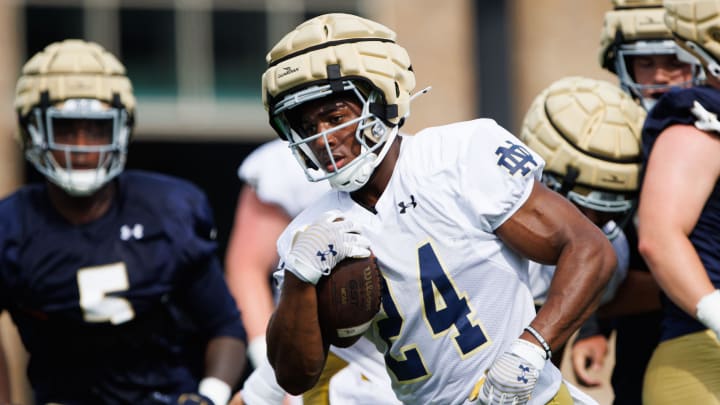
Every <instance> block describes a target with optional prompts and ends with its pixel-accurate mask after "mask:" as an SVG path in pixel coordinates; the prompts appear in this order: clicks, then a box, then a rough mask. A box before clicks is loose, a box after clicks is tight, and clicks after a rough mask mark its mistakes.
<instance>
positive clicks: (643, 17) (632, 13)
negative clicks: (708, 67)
mask: <svg viewBox="0 0 720 405" xmlns="http://www.w3.org/2000/svg"><path fill="white" fill-rule="evenodd" d="M613 4H614V5H615V9H614V10H612V11H608V12H607V13H605V18H604V21H603V28H602V32H601V34H600V53H599V59H600V65H601V66H602V67H603V68H605V69H607V70H608V71H610V72H611V73H614V74H616V75H617V76H618V78H619V79H620V86H621V87H622V88H623V90H625V91H627V92H628V93H629V94H631V95H632V96H633V97H635V98H636V99H637V100H639V101H641V103H642V104H643V107H644V108H645V109H646V110H649V109H650V108H652V106H653V105H654V103H655V101H656V100H655V99H653V98H649V97H643V92H644V91H647V90H656V91H667V90H669V87H670V86H669V85H664V84H663V85H657V84H656V85H647V84H646V85H643V84H640V83H637V82H636V81H635V77H634V75H633V73H632V69H631V65H630V58H632V57H637V56H643V55H676V56H677V58H678V59H679V60H680V61H681V62H685V63H690V64H693V65H695V66H696V68H694V69H693V79H692V81H691V82H688V83H680V84H674V86H680V87H686V86H690V85H692V84H698V83H700V82H702V80H703V75H702V72H701V69H699V62H698V61H697V60H696V59H695V58H693V57H692V56H690V55H688V54H687V52H684V51H683V50H682V49H680V48H679V47H678V46H677V44H676V43H675V41H673V37H672V33H671V32H670V30H669V29H668V28H667V26H665V23H664V21H663V16H664V14H665V10H664V9H663V8H662V2H661V1H657V0H614V1H613Z"/></svg>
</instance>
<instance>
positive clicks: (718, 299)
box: [697, 290, 720, 340]
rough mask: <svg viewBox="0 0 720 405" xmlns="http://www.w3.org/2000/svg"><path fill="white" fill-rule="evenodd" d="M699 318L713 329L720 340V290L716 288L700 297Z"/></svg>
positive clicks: (698, 305)
mask: <svg viewBox="0 0 720 405" xmlns="http://www.w3.org/2000/svg"><path fill="white" fill-rule="evenodd" d="M697 318H698V320H700V322H702V323H703V325H705V326H707V328H708V329H712V331H713V332H715V336H716V337H717V339H718V340H720V290H715V291H713V292H711V293H710V294H707V295H706V296H704V297H702V298H701V299H700V301H699V302H698V304H697Z"/></svg>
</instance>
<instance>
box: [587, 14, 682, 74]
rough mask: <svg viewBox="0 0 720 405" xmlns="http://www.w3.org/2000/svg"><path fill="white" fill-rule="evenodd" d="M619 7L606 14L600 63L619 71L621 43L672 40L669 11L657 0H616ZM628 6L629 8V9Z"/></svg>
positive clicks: (611, 69)
mask: <svg viewBox="0 0 720 405" xmlns="http://www.w3.org/2000/svg"><path fill="white" fill-rule="evenodd" d="M615 3H616V9H615V10H612V11H608V12H607V13H605V18H604V21H603V28H602V31H601V33H600V54H599V60H600V66H602V67H603V68H605V69H607V70H609V71H611V72H612V73H616V74H617V72H616V67H615V59H616V58H617V57H618V54H617V51H618V47H619V45H620V44H621V43H627V42H633V41H639V40H662V39H672V33H671V32H670V30H669V29H668V28H667V27H666V26H665V23H664V21H663V16H664V14H665V10H663V8H662V3H660V2H657V1H619V0H618V1H615ZM625 7H628V8H625Z"/></svg>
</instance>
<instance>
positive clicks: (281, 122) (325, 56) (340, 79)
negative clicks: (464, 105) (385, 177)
mask: <svg viewBox="0 0 720 405" xmlns="http://www.w3.org/2000/svg"><path fill="white" fill-rule="evenodd" d="M395 36H396V35H395V32H393V31H392V30H390V29H389V28H387V27H385V26H384V25H381V24H378V23H376V22H374V21H371V20H367V19H365V18H361V17H358V16H354V15H350V14H326V15H321V16H319V17H315V18H313V19H310V20H308V21H306V22H304V23H302V24H300V25H299V26H298V27H297V28H295V29H294V30H293V31H292V32H290V33H289V34H287V35H285V37H284V38H282V39H281V40H280V41H279V42H278V43H277V44H276V45H275V46H274V47H273V48H272V50H270V52H269V53H268V55H267V57H266V59H267V63H268V68H267V70H266V71H265V73H264V74H263V76H262V96H263V102H264V104H265V108H266V109H267V110H268V114H269V117H270V124H271V125H272V127H273V128H274V129H275V131H276V132H277V133H278V135H280V137H281V138H283V139H285V140H287V141H289V142H290V148H291V149H292V150H293V152H294V154H295V156H296V158H297V160H298V161H299V162H300V165H301V166H302V167H303V168H304V169H305V173H306V175H307V177H308V179H309V180H311V181H320V180H324V179H328V181H329V182H330V184H331V186H333V187H334V188H336V189H339V190H344V191H353V190H357V189H358V188H360V187H362V186H363V185H364V184H365V183H366V182H367V180H368V179H369V178H370V175H371V174H372V172H373V170H374V169H375V167H377V165H378V164H379V163H380V162H381V161H382V159H383V158H384V156H385V153H386V152H387V150H388V149H389V147H390V144H391V143H392V140H393V139H394V138H395V137H396V136H397V133H398V129H399V127H400V126H401V125H402V124H403V121H404V119H405V117H407V116H408V115H409V113H410V101H411V99H412V96H411V94H410V92H411V91H412V90H413V88H414V87H415V74H414V73H413V70H412V67H411V64H410V58H409V56H408V54H407V52H406V51H405V49H404V48H402V47H401V46H399V45H398V44H396V43H395ZM341 92H347V93H348V94H351V95H354V96H355V97H357V98H358V99H359V101H360V103H361V105H362V106H363V109H362V115H361V117H359V118H358V119H357V120H354V121H353V122H350V123H349V124H348V125H357V130H356V132H355V137H356V139H357V140H358V142H359V143H360V145H361V147H362V153H361V154H360V155H359V156H358V157H356V158H355V159H354V160H353V161H352V162H351V163H350V164H347V165H345V166H343V167H341V168H339V169H338V168H337V165H336V163H335V161H334V160H333V161H332V162H331V163H332V166H333V167H334V168H335V170H332V171H326V170H324V169H323V168H322V167H323V165H321V164H320V162H319V161H318V159H317V157H316V156H315V154H314V153H313V152H312V150H311V149H310V147H309V146H308V144H309V143H310V142H313V141H314V140H316V139H317V138H319V137H325V138H326V137H327V135H328V133H330V132H331V131H332V130H331V131H325V132H321V133H318V134H302V131H301V130H300V128H299V126H298V125H297V123H296V122H293V119H292V118H291V115H292V114H290V112H291V111H292V109H294V108H296V107H298V106H299V105H301V104H303V103H306V102H308V101H312V100H316V99H318V98H321V97H326V96H329V95H331V94H334V93H341ZM326 144H327V143H326ZM329 155H332V153H329Z"/></svg>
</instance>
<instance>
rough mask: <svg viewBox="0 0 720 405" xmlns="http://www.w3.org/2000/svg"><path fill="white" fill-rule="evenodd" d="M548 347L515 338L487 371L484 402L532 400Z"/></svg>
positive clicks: (509, 404) (504, 404) (513, 404)
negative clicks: (545, 349)
mask: <svg viewBox="0 0 720 405" xmlns="http://www.w3.org/2000/svg"><path fill="white" fill-rule="evenodd" d="M546 361H547V360H545V351H544V350H543V349H541V348H540V347H538V346H535V345H534V344H532V343H530V342H528V341H527V340H524V339H517V340H515V341H514V342H513V343H512V345H510V350H509V351H507V352H505V353H503V354H502V355H500V356H499V357H498V358H497V359H495V361H494V362H493V364H492V366H490V369H489V370H488V372H487V376H486V378H485V382H484V383H483V386H482V392H480V397H479V400H480V403H481V404H484V405H519V404H525V403H527V402H528V401H529V400H530V395H531V394H532V392H533V390H534V389H535V384H537V379H538V376H540V372H541V371H542V369H543V367H545V362H546Z"/></svg>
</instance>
